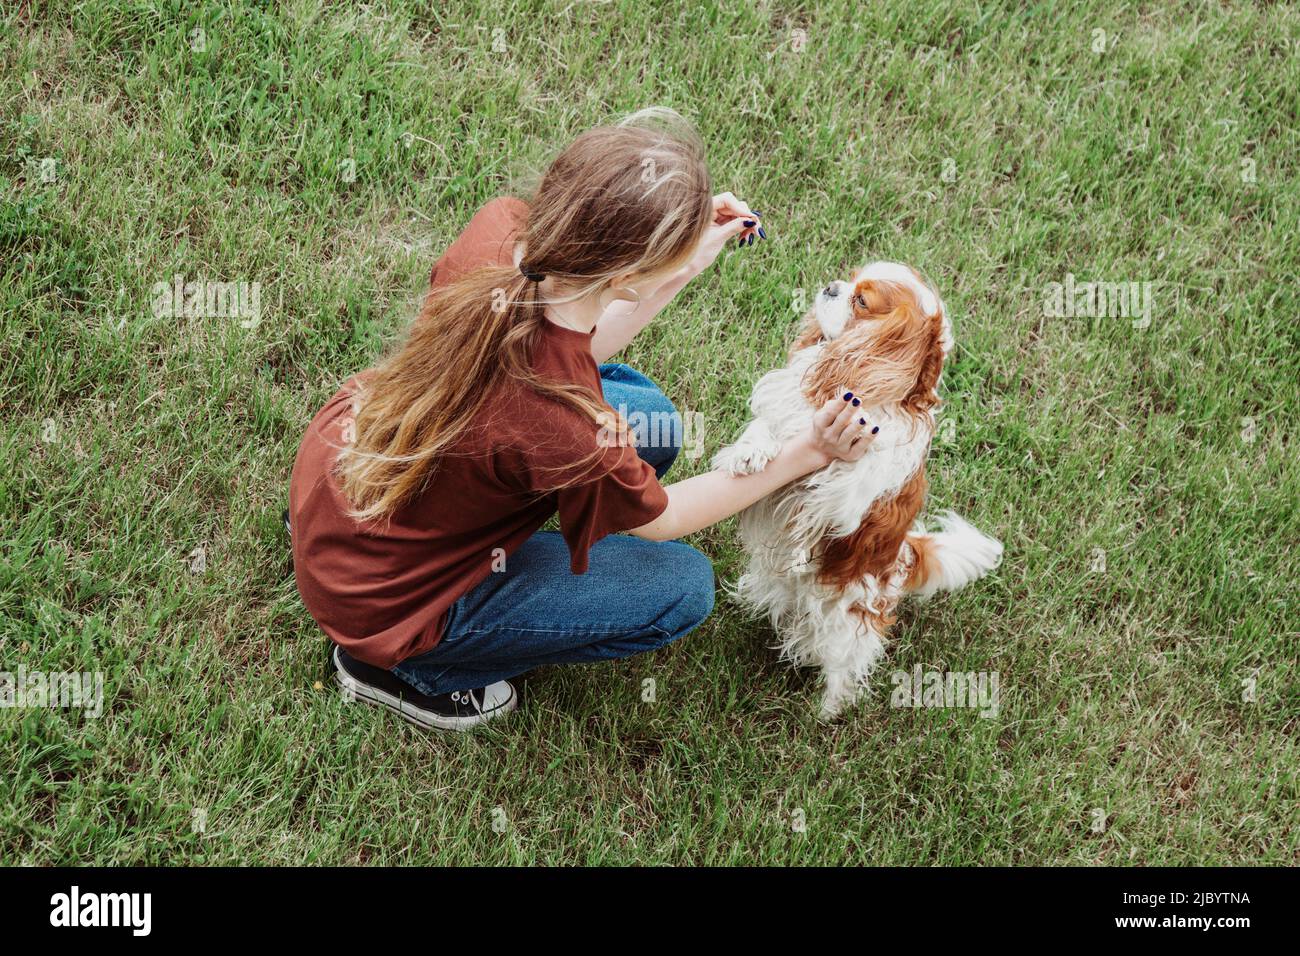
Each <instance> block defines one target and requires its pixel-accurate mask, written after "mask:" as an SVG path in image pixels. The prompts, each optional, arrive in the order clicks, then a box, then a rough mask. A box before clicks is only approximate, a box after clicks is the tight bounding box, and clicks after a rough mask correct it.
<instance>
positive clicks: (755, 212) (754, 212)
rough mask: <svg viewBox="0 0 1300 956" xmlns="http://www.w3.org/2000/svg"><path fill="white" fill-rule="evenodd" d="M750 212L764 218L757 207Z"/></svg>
mask: <svg viewBox="0 0 1300 956" xmlns="http://www.w3.org/2000/svg"><path fill="white" fill-rule="evenodd" d="M750 212H751V213H753V214H754V215H755V216H757V217H758V218H759V219H762V218H763V214H762V213H761V212H759V211H758V210H757V209H751V210H750Z"/></svg>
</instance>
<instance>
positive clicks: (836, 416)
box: [806, 390, 880, 468]
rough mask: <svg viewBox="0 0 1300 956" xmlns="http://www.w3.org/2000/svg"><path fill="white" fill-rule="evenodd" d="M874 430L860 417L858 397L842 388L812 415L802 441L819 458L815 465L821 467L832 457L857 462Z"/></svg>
mask: <svg viewBox="0 0 1300 956" xmlns="http://www.w3.org/2000/svg"><path fill="white" fill-rule="evenodd" d="M878 431H880V428H879V426H876V425H872V424H871V423H869V422H868V421H867V420H866V418H864V417H863V415H862V410H861V407H860V404H859V402H858V400H857V399H856V398H854V397H853V393H852V392H850V391H847V390H846V391H844V392H842V393H841V394H839V395H836V396H835V397H834V398H832V399H831V400H830V401H828V402H827V403H826V404H825V405H823V406H822V407H821V408H820V409H819V410H818V412H817V414H816V415H814V416H813V420H812V427H811V429H810V430H809V432H808V436H807V439H806V441H807V444H808V445H809V447H810V450H811V452H812V453H813V454H814V455H816V456H817V457H818V459H819V460H820V461H821V464H820V465H819V467H823V468H824V467H825V466H826V465H829V464H830V463H831V462H832V461H835V460H836V459H838V460H840V461H857V460H858V459H859V458H861V457H862V456H863V455H865V454H866V453H867V448H868V446H870V445H871V443H872V442H873V441H874V440H875V436H876V433H877V432H878Z"/></svg>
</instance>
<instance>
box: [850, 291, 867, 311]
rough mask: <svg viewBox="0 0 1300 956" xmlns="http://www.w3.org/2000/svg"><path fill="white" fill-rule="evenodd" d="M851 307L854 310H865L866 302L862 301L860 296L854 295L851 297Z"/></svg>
mask: <svg viewBox="0 0 1300 956" xmlns="http://www.w3.org/2000/svg"><path fill="white" fill-rule="evenodd" d="M853 307H854V308H856V309H865V308H866V307H867V300H866V299H864V298H863V297H862V296H861V295H860V294H859V295H855V296H854V297H853Z"/></svg>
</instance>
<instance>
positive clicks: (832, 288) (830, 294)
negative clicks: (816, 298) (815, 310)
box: [822, 284, 840, 299]
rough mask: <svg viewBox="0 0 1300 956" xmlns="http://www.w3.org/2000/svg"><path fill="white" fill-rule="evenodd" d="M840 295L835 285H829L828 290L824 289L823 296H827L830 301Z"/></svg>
mask: <svg viewBox="0 0 1300 956" xmlns="http://www.w3.org/2000/svg"><path fill="white" fill-rule="evenodd" d="M839 294H840V290H839V287H838V286H836V285H834V284H831V285H828V286H827V287H826V288H824V289H822V295H824V296H826V298H828V299H833V298H835V297H836V296H837V295H839Z"/></svg>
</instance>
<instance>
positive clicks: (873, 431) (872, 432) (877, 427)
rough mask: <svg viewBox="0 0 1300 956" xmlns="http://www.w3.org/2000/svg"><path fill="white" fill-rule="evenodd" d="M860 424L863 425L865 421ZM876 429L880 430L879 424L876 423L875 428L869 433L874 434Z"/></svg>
mask: <svg viewBox="0 0 1300 956" xmlns="http://www.w3.org/2000/svg"><path fill="white" fill-rule="evenodd" d="M862 424H864V425H865V424H866V422H865V421H864V422H863V423H862ZM878 431H880V426H879V425H877V426H876V427H875V428H873V429H871V434H873V435H874V434H875V433H876V432H878Z"/></svg>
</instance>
